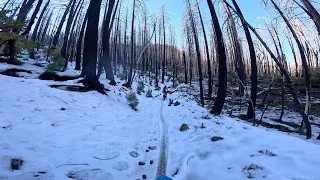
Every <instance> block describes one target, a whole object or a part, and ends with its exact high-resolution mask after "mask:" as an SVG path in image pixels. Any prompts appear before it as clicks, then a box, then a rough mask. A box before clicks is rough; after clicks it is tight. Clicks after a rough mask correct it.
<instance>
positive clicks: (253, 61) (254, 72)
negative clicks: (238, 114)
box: [224, 0, 258, 119]
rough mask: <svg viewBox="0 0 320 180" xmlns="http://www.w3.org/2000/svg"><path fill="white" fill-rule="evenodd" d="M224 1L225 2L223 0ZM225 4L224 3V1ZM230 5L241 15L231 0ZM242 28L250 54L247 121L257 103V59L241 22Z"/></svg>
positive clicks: (250, 117)
mask: <svg viewBox="0 0 320 180" xmlns="http://www.w3.org/2000/svg"><path fill="white" fill-rule="evenodd" d="M224 1H225V0H224ZM225 2H226V1H225ZM232 3H233V4H234V6H235V8H236V10H237V12H238V14H240V16H243V15H242V12H241V10H240V8H239V6H238V4H237V2H236V1H235V0H232ZM241 22H242V26H243V29H244V32H245V35H246V38H247V42H248V46H249V53H250V60H251V77H250V78H251V93H250V99H251V100H250V101H249V106H248V111H247V115H246V116H245V117H246V118H248V119H252V118H254V117H255V110H254V109H255V107H256V101H257V92H258V70H257V59H256V53H255V49H254V46H253V40H252V37H251V34H250V31H249V28H248V26H247V24H246V23H245V22H243V21H242V19H241Z"/></svg>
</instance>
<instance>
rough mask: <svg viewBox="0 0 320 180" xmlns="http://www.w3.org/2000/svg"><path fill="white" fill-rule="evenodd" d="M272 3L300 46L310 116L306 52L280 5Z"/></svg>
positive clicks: (306, 108)
mask: <svg viewBox="0 0 320 180" xmlns="http://www.w3.org/2000/svg"><path fill="white" fill-rule="evenodd" d="M270 2H271V3H272V4H273V6H274V7H275V9H276V10H277V11H278V12H279V14H280V15H281V17H282V18H283V20H284V21H285V23H286V25H287V26H288V28H289V29H290V31H291V33H292V35H293V38H294V39H295V41H296V43H297V45H298V49H299V51H300V57H301V61H302V66H303V68H304V73H305V79H306V90H307V91H306V106H305V114H306V115H307V116H308V114H309V111H310V109H311V94H310V92H311V83H310V72H309V67H308V62H307V59H306V56H305V52H304V48H303V46H302V44H301V42H300V40H299V38H298V36H297V34H296V33H295V31H294V30H293V27H292V26H291V24H290V22H289V20H288V19H287V18H286V17H285V16H284V14H283V13H282V11H281V10H280V8H279V7H278V5H277V4H276V3H275V2H274V1H273V0H270Z"/></svg>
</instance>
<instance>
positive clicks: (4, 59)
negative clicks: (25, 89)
mask: <svg viewBox="0 0 320 180" xmlns="http://www.w3.org/2000/svg"><path fill="white" fill-rule="evenodd" d="M0 63H8V64H12V65H17V66H20V65H22V64H23V63H22V62H21V61H17V60H16V61H10V60H9V59H6V58H0Z"/></svg>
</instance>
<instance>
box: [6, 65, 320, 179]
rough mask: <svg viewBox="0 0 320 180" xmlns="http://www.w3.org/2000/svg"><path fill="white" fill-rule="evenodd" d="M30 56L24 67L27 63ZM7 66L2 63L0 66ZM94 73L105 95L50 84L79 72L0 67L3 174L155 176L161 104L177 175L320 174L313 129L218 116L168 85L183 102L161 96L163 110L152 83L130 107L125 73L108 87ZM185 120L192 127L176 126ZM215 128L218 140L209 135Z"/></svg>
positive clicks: (282, 176)
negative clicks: (309, 134)
mask: <svg viewBox="0 0 320 180" xmlns="http://www.w3.org/2000/svg"><path fill="white" fill-rule="evenodd" d="M30 63H31V62H30ZM30 63H29V65H28V63H26V64H25V65H23V68H27V69H28V68H31V65H30ZM28 66H30V67H28ZM11 67H12V66H11V65H10V66H9V65H6V64H0V69H1V70H3V69H6V68H11ZM17 67H19V66H17ZM19 68H21V67H19ZM32 68H33V69H32ZM32 68H31V70H32V71H35V72H43V71H44V69H41V68H38V67H32ZM36 69H37V70H36ZM76 73H77V72H76V71H73V70H68V71H67V72H66V74H68V75H77V74H76ZM78 73H79V72H78ZM101 77H102V80H101V82H102V83H103V84H105V86H106V87H107V88H109V89H110V91H109V92H107V94H108V96H104V95H101V94H99V93H97V92H94V91H91V92H86V93H79V92H67V91H63V90H59V89H54V88H51V87H49V85H52V84H70V85H80V84H77V83H76V80H74V81H68V82H54V81H41V80H38V79H36V77H35V76H34V77H33V76H30V77H27V78H14V77H8V76H3V75H0V85H1V89H0V104H1V108H0V134H1V136H0V180H29V179H38V180H63V179H71V178H73V179H77V180H79V179H85V180H87V179H88V180H99V179H101V180H122V179H124V180H125V179H129V180H132V179H142V175H146V176H147V179H155V176H156V172H157V166H158V158H159V154H160V152H159V150H160V149H161V148H160V147H159V145H160V136H161V134H160V133H163V132H161V131H160V127H161V126H160V114H161V112H162V113H163V117H164V120H165V124H166V128H167V133H168V134H167V140H168V144H167V147H168V149H167V151H168V154H167V155H168V157H167V160H168V162H167V171H166V172H167V176H169V177H170V178H172V179H174V180H212V179H218V180H220V179H221V180H228V179H230V180H235V179H237V180H241V179H243V180H245V179H248V176H250V177H252V178H254V179H271V180H289V179H303V180H314V179H320V174H319V165H320V159H319V157H320V146H319V145H318V142H317V141H316V140H315V137H313V139H311V140H305V139H304V137H303V136H299V135H296V134H287V133H282V132H278V131H275V130H270V129H266V128H263V127H254V126H252V124H249V123H245V122H243V121H242V120H238V119H234V118H230V117H227V116H224V115H222V116H216V117H214V116H212V115H210V114H209V112H208V110H207V109H205V108H202V107H200V106H199V105H197V103H196V102H195V101H194V100H191V99H190V97H189V96H188V95H187V94H186V92H183V93H182V92H175V93H173V94H169V95H168V99H169V98H172V99H174V101H179V102H180V103H181V105H179V106H170V107H169V106H167V105H168V102H169V100H168V99H167V100H165V102H163V103H164V106H163V109H162V110H161V102H162V96H161V95H160V93H161V91H155V90H154V91H153V95H154V98H146V97H145V93H143V94H142V95H138V99H139V106H138V111H133V110H132V109H131V108H130V107H129V106H128V104H127V101H126V98H125V95H126V94H127V93H128V92H129V90H126V89H125V88H123V87H121V84H122V82H121V81H120V80H118V79H117V82H120V83H118V85H117V86H110V85H108V84H107V81H106V80H105V79H104V78H103V77H104V76H103V75H102V76H101ZM147 84H148V83H147ZM148 88H150V87H148V86H147V87H146V88H145V90H147V89H148ZM135 89H136V83H134V85H133V91H135ZM153 89H154V88H153ZM62 108H64V110H63V109H62ZM205 116H208V117H210V119H207V118H204V117H205ZM184 123H185V124H188V126H189V128H190V129H189V130H188V131H186V132H181V131H180V130H179V128H180V126H181V125H182V124H184ZM202 123H203V125H204V126H205V128H201V125H202ZM214 136H217V137H222V138H223V139H222V140H219V141H215V142H213V141H211V138H212V137H214ZM147 151H148V152H147ZM13 158H21V159H22V160H23V161H24V162H23V165H22V166H21V169H20V170H14V171H12V170H11V168H10V161H11V159H13ZM150 161H153V163H152V164H151V163H150ZM139 162H144V163H145V164H144V165H143V166H140V165H139ZM177 170H178V171H177ZM44 172H45V173H44ZM176 172H177V173H176ZM175 173H176V174H175Z"/></svg>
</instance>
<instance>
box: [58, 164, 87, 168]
mask: <svg viewBox="0 0 320 180" xmlns="http://www.w3.org/2000/svg"><path fill="white" fill-rule="evenodd" d="M61 166H89V164H86V163H84V164H61V165H59V166H57V167H56V169H57V168H58V167H61Z"/></svg>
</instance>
